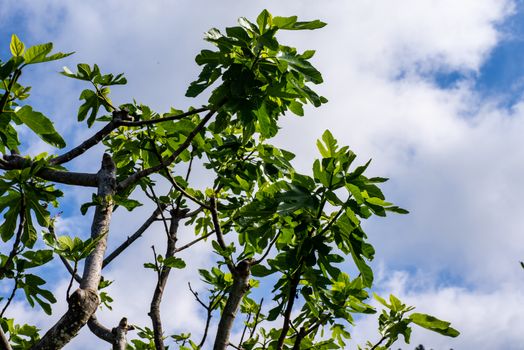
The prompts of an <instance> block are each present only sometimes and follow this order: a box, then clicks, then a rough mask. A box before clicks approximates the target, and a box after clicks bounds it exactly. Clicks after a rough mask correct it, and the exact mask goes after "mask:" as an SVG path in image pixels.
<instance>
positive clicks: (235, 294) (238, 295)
mask: <svg viewBox="0 0 524 350" xmlns="http://www.w3.org/2000/svg"><path fill="white" fill-rule="evenodd" d="M232 274H233V286H231V291H230V292H229V296H228V298H227V302H226V305H225V306H224V310H223V311H222V316H221V317H220V322H219V323H218V329H217V333H216V338H215V344H214V346H213V350H226V349H227V347H228V345H229V337H230V335H231V329H232V328H233V321H234V320H235V317H236V314H237V312H238V309H239V307H240V303H241V301H242V299H243V298H244V295H246V293H247V292H248V290H249V276H250V274H251V267H250V262H249V261H247V260H242V261H241V262H239V263H238V264H237V266H235V267H234V270H233V271H232Z"/></svg>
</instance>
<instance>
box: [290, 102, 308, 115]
mask: <svg viewBox="0 0 524 350" xmlns="http://www.w3.org/2000/svg"><path fill="white" fill-rule="evenodd" d="M288 108H289V110H290V111H291V112H293V113H295V114H296V115H298V116H300V117H302V116H304V108H303V107H302V103H300V102H297V101H291V103H290V104H289V105H288Z"/></svg>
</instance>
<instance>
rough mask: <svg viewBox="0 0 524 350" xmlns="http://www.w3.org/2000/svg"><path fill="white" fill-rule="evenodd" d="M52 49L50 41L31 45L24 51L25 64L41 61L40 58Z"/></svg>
mask: <svg viewBox="0 0 524 350" xmlns="http://www.w3.org/2000/svg"><path fill="white" fill-rule="evenodd" d="M51 50H53V44H52V43H46V44H41V45H35V46H31V47H30V48H28V49H27V51H26V52H25V53H24V61H25V63H27V64H30V63H37V62H42V61H41V60H42V59H43V58H45V56H46V55H47V54H48V53H50V52H51Z"/></svg>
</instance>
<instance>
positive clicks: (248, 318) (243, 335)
mask: <svg viewBox="0 0 524 350" xmlns="http://www.w3.org/2000/svg"><path fill="white" fill-rule="evenodd" d="M250 320H251V312H250V313H249V314H248V315H247V320H246V323H245V325H244V329H243V330H242V336H240V340H239V341H238V347H239V348H242V343H243V342H244V337H245V335H246V331H247V328H248V327H249V321H250ZM230 344H231V343H230Z"/></svg>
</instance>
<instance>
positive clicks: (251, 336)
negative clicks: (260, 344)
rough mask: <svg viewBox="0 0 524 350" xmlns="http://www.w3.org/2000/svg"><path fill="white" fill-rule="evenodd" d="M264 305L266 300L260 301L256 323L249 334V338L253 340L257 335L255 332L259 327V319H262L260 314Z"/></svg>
mask: <svg viewBox="0 0 524 350" xmlns="http://www.w3.org/2000/svg"><path fill="white" fill-rule="evenodd" d="M263 303H264V298H262V299H260V306H259V308H258V310H257V314H256V315H255V322H254V324H253V328H251V332H250V333H249V338H253V335H254V334H255V330H256V328H257V326H258V318H259V317H260V312H262V304H263Z"/></svg>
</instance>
